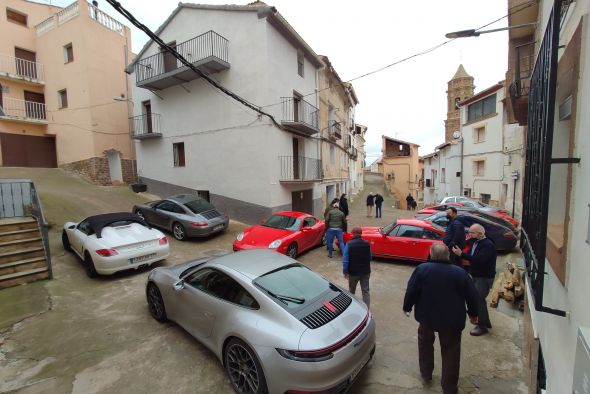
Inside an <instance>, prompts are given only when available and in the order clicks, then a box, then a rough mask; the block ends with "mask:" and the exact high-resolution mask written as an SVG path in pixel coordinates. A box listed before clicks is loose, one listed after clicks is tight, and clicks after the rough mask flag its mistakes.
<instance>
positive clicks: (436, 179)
mask: <svg viewBox="0 0 590 394" xmlns="http://www.w3.org/2000/svg"><path fill="white" fill-rule="evenodd" d="M462 143H463V141H462V140H461V139H457V140H456V141H453V142H447V143H444V144H442V145H439V146H437V147H436V148H435V150H434V152H433V153H430V154H428V155H425V156H423V157H422V159H423V160H424V205H425V206H426V205H435V204H437V203H438V202H440V200H442V199H443V198H444V197H446V196H457V195H461V193H460V191H461V149H462Z"/></svg>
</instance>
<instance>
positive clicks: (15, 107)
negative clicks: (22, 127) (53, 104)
mask: <svg viewBox="0 0 590 394" xmlns="http://www.w3.org/2000/svg"><path fill="white" fill-rule="evenodd" d="M0 117H1V118H10V119H14V120H23V121H40V122H45V121H46V120H47V114H46V113H45V104H43V103H36V102H34V101H26V100H20V99H15V98H12V97H2V101H1V102H0Z"/></svg>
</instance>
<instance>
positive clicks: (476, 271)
mask: <svg viewBox="0 0 590 394" xmlns="http://www.w3.org/2000/svg"><path fill="white" fill-rule="evenodd" d="M467 236H468V237H469V240H468V242H469V244H470V246H469V251H468V252H466V253H463V251H462V250H461V249H459V248H458V247H457V246H454V247H453V253H454V254H455V255H456V256H457V257H458V258H459V259H465V260H467V261H469V265H470V272H471V276H472V277H473V283H474V284H475V288H476V289H477V292H478V294H479V302H478V308H477V314H478V316H479V321H478V323H477V325H476V326H475V327H474V328H473V329H472V330H471V331H470V332H469V333H470V334H471V335H473V336H479V335H483V334H485V333H487V332H488V329H489V328H492V324H491V322H490V316H489V314H488V306H487V302H486V297H487V296H488V293H489V292H490V289H491V288H492V286H493V285H494V277H495V276H496V245H494V243H493V242H492V241H491V240H490V239H489V238H486V231H485V229H484V228H483V226H482V225H481V224H474V225H472V226H471V227H469V233H468V235H467Z"/></svg>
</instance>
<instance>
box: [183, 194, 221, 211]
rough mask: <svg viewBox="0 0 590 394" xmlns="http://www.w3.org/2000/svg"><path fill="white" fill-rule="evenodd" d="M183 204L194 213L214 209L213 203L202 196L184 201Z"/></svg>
mask: <svg viewBox="0 0 590 394" xmlns="http://www.w3.org/2000/svg"><path fill="white" fill-rule="evenodd" d="M184 206H185V207H187V208H188V209H189V210H190V211H191V212H192V213H195V214H199V213H201V212H206V211H210V210H212V209H215V207H214V206H213V205H211V204H210V203H209V202H208V201H207V200H204V199H202V198H197V199H196V200H192V201H189V202H185V203H184Z"/></svg>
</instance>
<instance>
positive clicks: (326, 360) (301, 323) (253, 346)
mask: <svg viewBox="0 0 590 394" xmlns="http://www.w3.org/2000/svg"><path fill="white" fill-rule="evenodd" d="M146 296H147V302H148V306H149V310H150V313H151V315H152V316H153V317H154V319H156V320H157V321H159V322H164V321H166V320H172V321H174V322H176V323H177V324H179V325H180V326H181V327H183V328H184V329H185V330H186V331H188V332H189V333H190V334H191V335H193V336H194V337H195V338H196V339H198V340H199V341H200V342H201V343H202V344H203V345H205V346H206V347H208V348H209V349H210V350H211V351H212V352H213V353H215V355H216V356H217V357H218V358H219V360H220V361H221V364H222V365H223V367H224V368H225V370H226V371H227V374H228V377H229V380H230V382H231V384H232V386H233V388H234V390H235V391H236V392H238V393H299V392H338V393H340V392H346V391H347V390H348V388H349V387H350V386H351V385H352V383H353V382H354V380H355V378H356V377H357V376H358V374H359V372H360V371H361V370H362V369H363V368H364V367H365V366H366V364H367V363H368V362H369V360H371V358H372V356H373V353H374V352H375V322H374V319H373V315H372V314H371V312H370V311H369V310H368V309H367V307H366V306H365V304H364V303H362V302H360V301H358V300H357V299H356V298H355V297H354V296H352V295H351V294H350V293H349V292H348V291H346V290H344V289H342V288H341V287H339V286H337V285H335V284H333V283H331V282H329V281H328V280H326V279H325V278H323V277H322V276H320V275H319V274H317V273H315V272H313V271H312V270H310V269H309V268H307V267H306V266H304V265H302V264H300V263H298V262H297V261H296V260H293V259H291V258H289V257H287V256H284V255H281V254H279V253H275V252H273V251H271V250H264V249H257V250H247V251H241V252H237V253H232V254H228V255H224V256H220V257H208V258H204V259H200V260H194V261H190V262H187V263H184V264H180V265H176V266H173V267H159V268H156V269H154V270H152V271H151V273H150V274H149V277H148V281H147V285H146Z"/></svg>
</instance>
